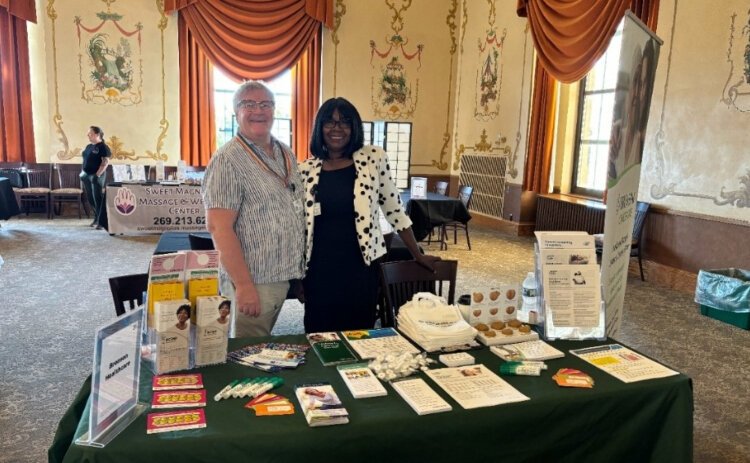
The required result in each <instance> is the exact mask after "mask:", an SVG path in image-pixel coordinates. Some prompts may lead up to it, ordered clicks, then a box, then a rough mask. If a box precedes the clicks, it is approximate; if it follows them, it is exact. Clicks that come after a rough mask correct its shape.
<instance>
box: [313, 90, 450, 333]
mask: <svg viewBox="0 0 750 463" xmlns="http://www.w3.org/2000/svg"><path fill="white" fill-rule="evenodd" d="M310 151H311V152H312V154H313V156H314V157H313V158H311V159H308V160H307V161H305V162H303V163H302V164H301V165H300V166H299V172H300V176H301V177H302V181H303V184H304V186H305V217H306V221H307V228H306V234H307V255H306V257H307V274H306V276H305V279H304V281H303V286H304V299H305V331H306V332H308V333H313V332H320V331H341V330H353V329H364V328H372V327H373V325H374V324H375V319H376V315H377V308H376V306H377V290H378V270H379V264H380V261H381V260H382V259H381V258H382V257H383V256H384V255H385V253H386V248H385V241H384V240H383V233H382V231H381V230H380V223H379V216H380V210H381V209H382V211H383V215H384V216H385V218H386V220H387V221H388V222H389V223H390V224H391V226H392V227H393V228H394V229H395V231H396V232H398V234H399V236H400V237H401V239H402V240H403V242H404V244H406V247H407V248H408V249H409V251H410V252H411V254H412V256H414V259H415V260H417V261H418V262H419V263H420V264H422V265H424V266H425V267H427V268H430V269H432V267H433V262H434V261H436V260H439V258H438V257H435V256H426V255H423V254H422V253H421V252H419V247H418V246H417V243H416V240H415V239H414V234H413V233H412V231H411V220H409V216H407V215H406V213H405V212H404V209H403V207H402V205H401V200H400V198H399V195H398V193H399V192H398V189H397V188H396V185H395V184H394V183H393V180H392V178H391V173H390V168H389V166H388V160H387V158H386V155H385V152H383V150H382V149H381V148H379V147H375V146H363V133H362V119H361V118H360V116H359V112H358V111H357V109H356V108H355V107H354V106H353V105H352V104H351V103H350V102H349V101H347V100H345V99H344V98H332V99H330V100H328V101H326V102H325V103H323V105H322V106H321V107H320V109H319V110H318V114H317V116H316V117H315V127H314V129H313V135H312V140H311V141H310Z"/></svg>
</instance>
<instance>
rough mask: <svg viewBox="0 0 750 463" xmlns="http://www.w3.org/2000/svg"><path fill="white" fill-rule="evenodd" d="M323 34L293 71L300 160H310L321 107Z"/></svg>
mask: <svg viewBox="0 0 750 463" xmlns="http://www.w3.org/2000/svg"><path fill="white" fill-rule="evenodd" d="M321 32H322V31H321V29H318V32H317V33H316V34H315V37H314V38H313V40H312V42H310V45H308V47H307V50H305V53H303V54H302V57H301V58H300V59H299V61H297V64H295V65H294V67H293V68H292V81H293V84H292V124H293V127H292V133H293V134H294V146H293V147H292V149H293V150H294V152H295V153H296V154H297V159H298V160H300V161H304V160H305V159H307V158H308V157H310V137H311V136H312V125H313V121H314V120H315V113H316V112H317V110H318V106H320V50H321V47H320V45H321V40H322V33H321Z"/></svg>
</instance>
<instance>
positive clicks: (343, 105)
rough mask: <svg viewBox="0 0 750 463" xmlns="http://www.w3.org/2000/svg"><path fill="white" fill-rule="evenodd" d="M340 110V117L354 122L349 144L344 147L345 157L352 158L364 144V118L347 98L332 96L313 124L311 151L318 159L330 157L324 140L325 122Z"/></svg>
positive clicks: (319, 111) (324, 104) (321, 108)
mask: <svg viewBox="0 0 750 463" xmlns="http://www.w3.org/2000/svg"><path fill="white" fill-rule="evenodd" d="M337 109H338V110H339V117H340V118H341V119H342V120H344V119H347V120H349V121H350V122H351V124H352V131H351V135H350V137H349V144H348V145H347V147H346V148H345V149H344V157H347V158H351V157H352V155H353V154H354V152H355V151H357V150H358V149H360V148H362V146H364V144H365V143H364V139H365V136H364V133H363V131H362V118H361V117H360V115H359V112H358V111H357V108H355V107H354V105H353V104H351V103H350V102H349V101H348V100H347V99H345V98H341V97H339V98H331V99H330V100H328V101H326V102H325V103H323V105H322V106H321V107H320V109H318V114H316V115H315V125H314V126H313V133H312V138H311V139H310V152H311V153H312V154H313V156H315V157H316V158H318V159H328V148H326V145H325V141H324V140H323V124H325V123H326V122H328V121H330V120H331V119H332V118H333V113H334V111H336V110H337Z"/></svg>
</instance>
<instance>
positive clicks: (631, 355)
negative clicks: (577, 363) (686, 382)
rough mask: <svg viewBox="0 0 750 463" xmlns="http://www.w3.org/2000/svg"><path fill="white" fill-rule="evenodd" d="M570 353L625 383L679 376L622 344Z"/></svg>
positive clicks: (577, 350)
mask: <svg viewBox="0 0 750 463" xmlns="http://www.w3.org/2000/svg"><path fill="white" fill-rule="evenodd" d="M570 353H571V354H573V355H575V356H577V357H580V358H582V359H583V360H585V361H587V362H588V363H590V364H592V365H594V366H595V367H597V368H599V369H601V370H604V371H606V372H607V373H609V374H610V375H612V376H614V377H615V378H617V379H619V380H620V381H622V382H624V383H633V382H636V381H643V380H646V379H655V378H665V377H667V376H674V375H677V374H679V373H677V372H676V371H674V370H670V369H669V368H667V367H665V366H664V365H662V364H660V363H657V362H655V361H653V360H651V359H649V358H646V357H644V356H643V355H641V354H639V353H637V352H634V351H632V350H630V349H628V348H627V347H624V346H621V345H620V344H608V345H605V346H596V347H588V348H585V349H575V350H571V351H570Z"/></svg>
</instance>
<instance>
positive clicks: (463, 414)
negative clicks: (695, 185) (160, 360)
mask: <svg viewBox="0 0 750 463" xmlns="http://www.w3.org/2000/svg"><path fill="white" fill-rule="evenodd" d="M259 341H273V342H292V343H306V340H305V337H304V336H302V335H296V336H282V337H274V338H264V339H260V338H256V339H244V340H242V339H236V340H231V341H230V349H237V348H239V347H241V346H244V345H247V344H251V343H256V342H259ZM608 342H611V341H608ZM551 344H552V345H554V346H555V347H556V348H557V349H559V350H561V351H564V352H566V356H565V358H561V359H555V360H549V361H547V364H548V365H549V369H548V370H545V371H543V372H542V374H541V376H538V377H533V376H508V377H504V379H505V380H506V381H507V382H508V383H510V384H511V385H512V386H513V387H515V388H516V389H518V390H519V391H520V392H521V393H523V394H525V395H526V396H528V397H529V398H530V400H528V401H525V402H518V403H511V404H506V405H499V406H495V407H485V408H477V409H472V410H465V409H463V408H462V407H461V406H460V405H458V404H457V403H456V402H455V401H453V399H451V398H450V397H448V396H447V395H446V394H445V392H443V390H442V389H440V388H439V387H438V386H437V385H436V384H435V383H434V382H433V381H431V380H430V379H429V378H426V376H425V375H424V374H420V375H419V376H420V377H422V378H424V379H425V381H426V382H427V384H428V385H429V386H430V387H431V388H432V389H433V390H435V391H436V392H437V393H438V394H439V395H440V396H442V397H443V398H444V399H446V400H447V401H448V403H450V404H451V405H452V406H453V410H452V411H450V412H447V413H436V414H432V415H425V416H419V415H417V414H416V413H414V411H413V410H412V409H411V408H410V407H409V405H407V404H406V402H404V400H402V399H401V397H400V396H399V395H398V394H397V393H396V391H394V390H393V388H392V387H391V386H389V385H388V386H386V389H387V390H388V395H387V396H385V397H374V398H369V399H359V400H357V399H354V398H353V397H352V395H351V393H350V392H349V389H347V387H346V386H345V385H344V383H343V381H342V379H341V376H339V374H338V372H337V371H336V367H324V366H323V365H322V364H321V363H320V360H318V358H317V357H316V356H315V354H314V353H313V352H312V351H310V352H308V353H307V363H306V364H305V365H303V366H301V367H299V368H297V369H296V370H284V371H282V372H279V373H278V376H281V377H282V378H283V379H284V384H283V385H282V386H281V387H279V388H278V389H276V390H274V391H273V392H275V393H278V394H280V395H282V396H284V397H286V398H288V399H290V400H291V401H292V402H293V403H294V405H295V408H296V412H295V414H294V415H289V416H271V417H259V416H255V414H254V413H253V411H251V410H248V409H246V408H243V405H244V404H245V403H247V402H248V399H230V400H223V401H220V402H214V401H213V400H211V399H209V400H208V404H207V405H206V408H205V410H206V421H207V424H208V426H207V427H206V428H205V429H193V430H186V431H177V432H172V433H164V434H150V435H149V434H146V416H145V414H144V415H141V416H139V417H138V418H137V419H136V420H135V421H134V422H133V423H132V424H130V425H129V426H128V427H127V429H125V430H124V431H123V432H122V433H121V434H120V435H118V436H117V437H116V438H115V439H114V440H113V441H112V442H110V443H109V444H108V445H107V446H106V447H105V448H93V447H80V446H77V445H75V444H72V443H71V441H72V439H73V434H74V432H75V429H76V425H77V424H78V421H79V419H80V417H81V415H82V412H83V406H84V405H85V403H86V401H87V400H88V397H89V393H90V384H89V382H88V381H87V382H86V383H84V384H83V387H81V390H80V392H79V393H78V395H77V396H76V398H75V400H74V402H73V404H72V405H71V406H70V408H69V409H68V411H67V412H66V413H65V415H64V416H63V418H62V419H61V421H60V423H59V425H58V428H57V433H56V434H55V437H54V440H53V442H52V447H51V448H50V452H49V461H50V462H58V463H59V462H66V463H67V462H83V461H85V462H89V463H97V462H98V463H126V462H136V461H158V462H161V461H165V462H166V461H178V462H180V463H192V462H195V463H197V462H209V461H210V462H213V461H216V462H219V461H222V462H224V461H225V462H245V461H252V462H295V461H299V462H303V461H304V462H307V463H312V462H324V463H332V462H360V461H361V462H369V461H381V460H384V461H388V462H398V461H408V462H423V461H429V462H432V463H437V462H449V463H455V462H462V461H468V460H472V459H473V460H477V459H478V460H482V461H488V462H495V461H503V462H558V461H566V462H572V461H581V462H607V463H617V462H623V463H625V462H627V463H630V462H659V463H663V462H670V463H680V462H691V461H692V455H693V391H692V384H691V381H690V378H688V377H687V376H685V375H682V374H680V375H676V376H671V377H668V378H662V379H654V380H650V381H641V382H637V383H630V384H626V383H623V382H621V381H619V380H617V379H615V378H614V377H613V376H610V375H608V374H607V373H605V372H603V371H602V370H599V369H597V368H595V367H593V366H592V365H590V364H588V363H585V362H584V361H583V360H581V359H579V358H577V357H575V356H573V355H571V354H570V353H568V351H569V350H570V349H576V348H582V347H589V346H594V345H599V344H603V343H602V342H597V341H573V342H571V341H568V342H566V341H554V342H552V343H551ZM472 355H473V356H474V357H475V359H476V361H477V363H482V364H484V365H485V366H486V367H487V368H489V369H490V370H492V371H495V372H497V370H498V367H499V365H500V364H501V363H502V362H501V360H500V358H499V357H497V356H495V355H494V354H492V353H491V352H490V350H489V349H487V348H483V349H481V350H477V351H472ZM433 357H434V356H433ZM560 368H575V369H579V370H582V371H584V372H586V373H587V374H589V375H591V377H592V378H593V379H594V381H595V386H594V388H593V389H575V388H562V387H558V386H557V385H556V384H555V382H554V381H553V380H552V375H554V374H555V373H556V372H557V370H558V369H560ZM195 371H196V372H200V373H202V374H203V382H204V383H205V386H206V390H207V393H208V396H209V397H213V395H214V394H216V393H217V392H218V391H219V390H221V388H222V387H223V386H224V385H226V384H227V383H229V382H230V381H232V380H235V379H239V378H244V377H257V376H268V375H267V374H264V373H263V372H261V371H258V370H254V369H252V368H249V367H243V366H240V365H237V364H234V363H228V364H225V365H215V366H210V367H204V368H199V369H197V370H195ZM320 381H327V382H330V383H331V384H332V385H333V387H334V389H335V390H336V392H337V393H338V394H339V396H340V398H341V401H342V402H343V403H344V406H346V408H347V410H348V411H349V420H350V422H349V424H346V425H342V426H328V427H322V428H312V429H311V428H309V427H308V426H307V424H306V422H305V419H304V418H303V416H302V413H301V412H300V410H299V407H298V403H297V399H296V398H295V396H294V389H293V387H294V385H296V384H301V383H311V382H320ZM150 386H151V373H150V372H149V371H148V368H142V373H141V389H140V391H141V395H140V400H141V401H143V402H150V400H151V395H152V392H151V387H150ZM151 411H153V410H151Z"/></svg>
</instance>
